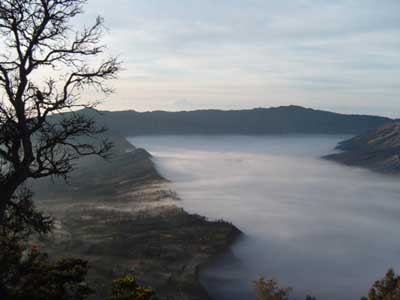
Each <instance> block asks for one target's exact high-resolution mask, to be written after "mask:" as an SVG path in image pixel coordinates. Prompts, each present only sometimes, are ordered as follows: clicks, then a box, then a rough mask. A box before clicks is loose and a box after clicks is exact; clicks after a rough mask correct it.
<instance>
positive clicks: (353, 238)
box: [130, 135, 400, 300]
mask: <svg viewBox="0 0 400 300" xmlns="http://www.w3.org/2000/svg"><path fill="white" fill-rule="evenodd" d="M344 138H347V137H346V136H317V135H316V136H307V135H304V136H301V135H299V136H152V137H134V138H130V141H131V142H132V143H133V144H134V145H136V146H140V147H143V148H146V149H147V150H149V151H150V153H152V155H153V156H154V158H153V159H154V161H155V163H156V165H157V168H158V169H159V171H160V172H161V174H162V175H164V176H165V177H166V178H168V179H170V180H171V181H172V182H173V183H172V184H173V188H174V189H175V190H176V191H177V192H178V194H179V196H180V197H181V198H182V199H183V201H182V203H181V205H182V206H183V207H184V208H185V209H186V210H187V211H189V212H191V213H198V214H201V215H204V216H207V217H208V218H210V219H224V220H227V221H230V222H232V223H233V224H235V225H236V226H237V227H239V228H240V229H241V230H242V231H243V232H244V236H243V238H241V239H240V241H238V243H236V245H235V246H234V247H233V249H232V252H233V255H227V256H226V257H224V258H221V259H220V260H219V261H218V262H217V263H215V264H213V265H212V266H210V267H208V268H207V269H205V270H204V271H203V272H202V274H201V280H202V282H203V283H204V285H205V286H206V287H207V288H208V290H209V292H210V294H211V295H212V296H213V297H214V298H215V299H219V300H221V299H222V300H224V299H230V300H234V299H238V300H239V299H240V300H244V299H250V298H251V296H250V295H251V292H252V282H253V280H255V279H257V278H258V277H260V276H266V277H271V276H272V277H275V278H277V279H278V280H279V282H280V283H281V284H282V285H284V286H291V287H293V288H294V295H293V296H296V298H297V299H302V298H303V297H304V296H305V295H306V294H312V295H315V296H317V298H318V299H323V300H334V299H342V300H347V299H348V300H350V299H359V298H360V296H362V295H366V294H367V291H368V287H369V286H371V284H372V283H373V281H374V280H376V279H378V278H380V277H382V276H383V275H384V273H385V271H386V270H387V269H388V268H389V267H394V268H397V270H398V271H400V239H399V236H400V233H399V230H398V228H399V226H398V225H399V222H400V185H399V181H398V178H394V177H389V176H384V175H380V174H374V173H372V172H369V171H367V170H362V169H358V168H350V167H346V166H342V165H338V164H335V163H333V162H329V161H325V160H323V159H321V158H320V157H321V156H322V155H325V154H328V153H331V152H332V151H334V150H333V149H334V147H335V145H336V144H337V142H339V141H340V140H342V139H344Z"/></svg>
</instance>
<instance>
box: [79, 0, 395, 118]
mask: <svg viewBox="0 0 400 300" xmlns="http://www.w3.org/2000/svg"><path fill="white" fill-rule="evenodd" d="M399 11H400V2H399V1H397V0H387V1H385V2H384V3H382V2H378V1H373V0H363V1H361V0H359V1H344V0H342V1H334V2H331V1H322V0H297V1H289V0H283V1H272V0H270V1H265V0H262V1H261V0H249V1H246V2H243V1H238V0H230V1H228V0H220V1H211V0H204V1H194V0H188V1H178V0H169V1H164V0H153V1H142V0H134V1H131V0H129V1H128V0H118V1H113V2H110V1H106V0H96V1H91V2H89V7H88V8H87V12H88V14H87V15H86V16H85V17H87V18H89V17H93V16H94V15H95V14H97V13H100V14H102V15H103V16H104V17H105V18H106V21H107V24H108V28H109V30H110V31H109V35H108V36H107V44H108V45H109V48H110V50H111V51H112V52H115V53H118V54H120V55H121V56H122V58H123V59H124V62H125V69H126V71H125V72H123V73H122V75H121V81H120V82H117V83H116V87H117V91H118V93H117V94H116V95H115V96H114V98H115V100H114V101H113V103H114V104H113V105H114V106H115V103H119V102H118V99H120V98H124V99H127V98H129V99H131V102H124V103H123V104H122V103H120V104H121V109H122V108H126V107H125V106H127V105H128V106H130V108H135V109H139V110H147V109H167V108H168V107H169V105H170V100H169V99H171V98H175V99H179V98H185V97H190V99H191V102H192V106H193V108H196V107H204V106H205V105H208V104H211V105H212V106H213V107H218V108H232V107H241V106H242V107H249V106H269V105H279V104H287V103H295V104H302V105H308V106H310V105H312V106H317V107H319V108H324V107H332V106H335V105H336V106H337V107H345V106H349V107H350V106H351V107H355V108H356V109H357V107H358V109H359V110H362V109H363V105H366V104H369V105H371V104H372V103H373V102H376V98H377V96H379V95H380V99H379V101H380V102H381V103H392V102H393V101H394V100H395V99H398V98H399V96H400V91H399V89H398V88H396V86H398V82H397V78H399V77H400V38H399V36H400V15H399ZM128 81H130V84H128V83H127V82H128ZM215 86H218V93H217V95H216V94H215ZM235 87H241V91H236V92H235V96H234V97H232V91H233V90H236V89H235ZM142 99H146V101H142ZM367 106H368V105H367ZM392 111H397V112H398V113H399V115H400V108H398V107H392ZM371 113H374V111H371Z"/></svg>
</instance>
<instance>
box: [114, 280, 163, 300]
mask: <svg viewBox="0 0 400 300" xmlns="http://www.w3.org/2000/svg"><path fill="white" fill-rule="evenodd" d="M110 300H157V298H156V296H155V293H154V291H153V290H152V289H151V288H147V287H143V286H139V285H138V284H137V282H136V280H135V278H133V277H132V276H125V277H122V278H119V279H116V280H114V281H113V284H112V290H111V298H110Z"/></svg>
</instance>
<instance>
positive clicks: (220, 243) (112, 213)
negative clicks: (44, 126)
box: [34, 137, 240, 300]
mask: <svg viewBox="0 0 400 300" xmlns="http://www.w3.org/2000/svg"><path fill="white" fill-rule="evenodd" d="M113 138H114V144H115V145H116V148H115V149H114V155H113V157H112V159H111V160H110V161H104V160H101V159H99V158H95V157H90V158H84V159H83V160H81V161H80V162H79V164H78V168H77V170H76V171H74V172H73V173H72V175H71V178H70V179H69V185H66V184H65V183H64V182H62V181H57V180H56V181H54V182H52V181H50V180H42V181H39V182H37V181H35V183H34V184H35V186H34V188H35V191H36V199H35V200H37V205H38V207H39V208H41V209H43V210H45V211H46V212H48V213H49V214H50V215H52V216H54V217H55V218H56V220H57V223H56V228H55V230H54V232H53V235H52V236H51V237H50V238H49V239H48V240H47V241H45V242H44V247H45V249H46V251H47V252H50V254H52V255H54V256H71V255H72V256H77V257H82V258H84V259H87V260H88V261H89V262H90V265H91V271H90V279H91V282H92V284H93V287H94V289H95V290H96V291H97V295H96V297H95V299H105V298H107V292H108V291H109V288H110V284H111V280H112V279H115V278H117V277H120V276H123V275H126V274H132V275H133V276H135V277H136V278H137V280H138V281H139V282H140V283H141V284H143V285H148V286H151V287H153V288H154V289H155V290H156V292H157V294H158V296H159V297H160V298H161V299H177V300H180V299H181V300H195V299H196V300H197V299H198V300H200V299H208V295H207V292H206V291H205V289H204V288H203V287H202V286H201V284H200V283H199V282H198V278H197V271H198V268H199V267H200V266H202V265H203V264H206V263H207V262H208V261H209V260H210V259H211V258H212V257H214V256H215V255H218V254H220V253H221V252H224V251H228V250H229V247H230V245H231V244H232V243H233V242H234V241H235V239H236V237H238V236H239V235H240V231H239V230H238V229H237V228H236V227H234V226H233V225H231V224H229V223H226V222H223V221H209V220H206V219H205V218H204V217H201V216H198V215H192V214H188V213H187V212H185V211H184V210H183V209H181V208H179V207H178V204H179V198H178V197H177V195H176V194H175V193H174V192H173V191H171V190H170V188H169V183H168V181H167V180H165V179H164V178H162V177H161V176H160V175H159V174H158V172H157V170H156V169H155V166H154V165H153V162H152V160H151V156H150V154H149V153H147V152H146V151H145V150H143V149H137V148H135V147H133V146H131V145H129V144H128V143H127V142H124V140H119V138H117V137H113Z"/></svg>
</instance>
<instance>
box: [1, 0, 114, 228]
mask: <svg viewBox="0 0 400 300" xmlns="http://www.w3.org/2000/svg"><path fill="white" fill-rule="evenodd" d="M85 3H86V0H1V1H0V40H1V44H0V51H1V52H0V97H1V98H0V224H2V222H3V220H4V214H5V210H6V208H7V206H12V205H13V200H12V199H13V194H14V193H15V192H16V190H17V189H18V187H19V186H21V185H22V184H23V183H24V182H25V181H26V180H27V179H30V178H34V179H36V178H41V177H46V176H66V175H67V174H68V173H69V172H70V171H72V170H73V167H74V161H75V160H76V159H78V158H79V157H80V156H82V155H92V154H96V155H100V156H102V157H104V156H106V155H107V154H108V153H109V150H110V147H111V145H110V143H108V142H107V141H103V142H102V143H97V146H94V144H93V143H91V142H88V141H87V138H86V139H82V137H90V138H94V137H95V136H96V135H97V134H99V133H101V132H103V129H101V128H100V129H99V128H98V127H97V126H96V122H95V120H93V119H90V118H88V117H87V116H86V117H85V116H84V115H80V114H78V113H76V112H75V111H76V108H77V107H93V106H94V105H95V104H96V103H84V104H82V103H80V102H79V101H80V98H81V94H82V92H83V91H84V90H85V89H88V88H89V89H94V90H96V91H97V92H100V93H103V94H105V95H107V94H109V93H111V92H112V90H111V89H110V88H109V87H108V86H106V85H105V83H106V81H107V80H108V79H112V78H114V77H115V75H116V73H117V71H118V69H119V62H118V61H117V59H116V58H114V57H111V58H106V59H104V60H100V58H101V55H100V54H102V53H103V50H104V47H103V46H101V45H99V42H100V38H101V37H102V34H103V31H104V30H103V20H102V19H101V18H97V19H96V21H95V23H94V24H93V25H92V26H90V27H85V28H83V29H82V30H81V31H73V30H72V29H71V27H72V26H71V19H72V18H74V17H75V16H77V15H79V14H81V13H82V6H83V5H84V4H85ZM93 58H95V59H93ZM93 61H95V62H93ZM96 61H97V62H96ZM55 114H57V115H56V116H55Z"/></svg>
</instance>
